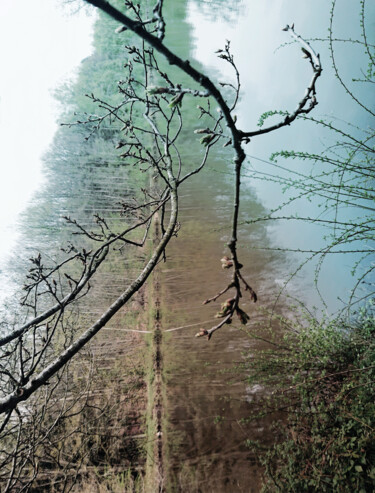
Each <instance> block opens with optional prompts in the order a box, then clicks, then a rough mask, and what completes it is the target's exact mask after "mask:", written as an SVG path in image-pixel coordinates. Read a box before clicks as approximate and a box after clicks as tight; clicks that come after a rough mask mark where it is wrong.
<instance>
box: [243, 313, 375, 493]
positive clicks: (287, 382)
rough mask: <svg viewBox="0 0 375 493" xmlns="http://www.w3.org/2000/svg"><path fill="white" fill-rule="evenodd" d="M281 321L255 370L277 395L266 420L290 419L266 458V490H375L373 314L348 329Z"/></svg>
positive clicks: (341, 323) (342, 325)
mask: <svg viewBox="0 0 375 493" xmlns="http://www.w3.org/2000/svg"><path fill="white" fill-rule="evenodd" d="M280 322H281V325H282V327H281V328H280V331H281V332H282V334H283V335H282V337H278V341H276V340H275V341H274V344H275V346H274V347H273V348H270V349H268V350H265V351H264V352H263V354H262V355H261V357H260V358H259V359H258V360H257V359H256V360H253V361H251V366H250V371H251V373H252V377H251V381H253V382H254V381H256V382H262V384H263V385H265V386H266V387H269V388H270V389H272V391H273V392H272V395H270V397H269V398H268V399H267V401H265V402H263V403H262V406H261V409H262V411H261V413H262V412H265V409H268V410H271V409H272V412H275V413H276V412H281V413H282V416H284V415H285V413H286V416H287V418H286V420H285V418H282V423H283V424H282V432H281V433H279V439H278V443H277V444H276V445H275V446H274V447H272V448H271V449H270V450H268V451H267V452H264V450H263V452H262V459H261V461H262V463H263V464H264V466H265V468H266V473H265V477H266V482H265V486H264V491H265V492H273V491H285V492H289V491H293V492H302V491H307V492H310V491H311V492H312V491H319V492H331V491H337V492H347V493H351V492H353V491H356V492H362V493H364V492H370V491H374V488H375V441H374V438H375V318H374V316H373V313H372V312H371V311H369V310H368V311H366V310H363V311H360V313H359V314H357V319H356V320H355V321H353V322H352V323H351V324H348V323H347V322H344V321H340V320H335V321H334V322H322V323H317V322H316V320H310V323H309V324H307V325H306V326H305V327H303V328H301V326H300V324H299V323H297V322H295V323H294V324H291V322H290V320H288V321H287V320H284V319H282V318H280ZM279 335H280V333H279ZM249 445H250V446H251V445H252V444H251V443H249Z"/></svg>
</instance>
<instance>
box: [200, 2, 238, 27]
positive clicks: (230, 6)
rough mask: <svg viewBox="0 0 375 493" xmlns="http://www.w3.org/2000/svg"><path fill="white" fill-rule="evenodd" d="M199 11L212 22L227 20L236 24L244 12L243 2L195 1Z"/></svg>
mask: <svg viewBox="0 0 375 493" xmlns="http://www.w3.org/2000/svg"><path fill="white" fill-rule="evenodd" d="M193 3H194V4H195V5H196V6H197V9H198V10H199V11H200V12H201V13H202V14H203V15H204V16H206V17H209V19H210V20H211V21H215V20H225V21H227V22H228V23H231V22H234V21H235V20H236V19H237V18H238V16H240V15H241V13H242V11H243V10H244V7H245V5H244V2H243V1H242V0H231V1H229V2H228V1H225V0H193Z"/></svg>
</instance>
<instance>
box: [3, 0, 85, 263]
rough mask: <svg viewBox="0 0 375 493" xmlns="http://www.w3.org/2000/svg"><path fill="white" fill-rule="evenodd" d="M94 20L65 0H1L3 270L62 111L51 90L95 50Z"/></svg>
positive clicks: (39, 180) (38, 184) (40, 175)
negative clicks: (72, 7)
mask: <svg viewBox="0 0 375 493" xmlns="http://www.w3.org/2000/svg"><path fill="white" fill-rule="evenodd" d="M93 21H94V16H93V15H89V12H88V10H87V9H81V10H79V11H78V12H75V13H74V14H71V13H70V12H69V9H68V8H67V7H66V6H65V7H64V6H63V5H62V2H61V0H32V1H30V0H17V1H15V0H1V1H0V60H1V77H0V145H1V164H0V238H1V241H0V269H1V261H2V260H3V259H4V257H5V256H6V254H7V253H8V252H9V251H10V250H11V248H12V245H14V242H15V240H16V237H17V234H16V228H15V223H16V220H17V215H18V214H19V213H20V212H21V211H22V210H23V209H25V207H26V205H27V202H28V201H29V200H30V199H31V197H32V195H33V192H34V191H35V190H36V189H37V188H38V187H39V186H40V185H41V183H42V174H41V156H42V154H43V152H44V151H46V149H47V148H48V145H49V143H50V142H51V139H52V137H53V134H54V132H55V130H56V124H55V120H56V118H57V114H58V107H57V105H56V102H55V101H54V99H53V94H52V93H53V89H54V88H56V87H57V86H58V85H59V84H60V83H61V82H62V81H63V80H64V79H66V78H69V77H73V76H74V69H75V68H76V67H77V66H78V64H79V63H80V61H81V60H82V59H83V58H85V57H86V56H88V55H89V54H90V53H91V51H92V47H91V36H92V25H93Z"/></svg>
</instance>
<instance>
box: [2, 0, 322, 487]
mask: <svg viewBox="0 0 375 493" xmlns="http://www.w3.org/2000/svg"><path fill="white" fill-rule="evenodd" d="M88 3H91V4H93V5H95V6H97V7H98V8H100V9H101V10H103V11H104V12H106V13H108V14H109V15H110V16H112V17H113V18H114V19H116V20H117V21H119V22H120V23H121V24H120V26H119V27H118V29H117V32H118V33H120V34H121V33H124V32H126V31H131V32H132V33H134V37H133V38H131V42H132V43H133V44H128V45H127V46H126V53H127V57H128V59H127V61H126V63H125V66H124V69H125V70H124V74H123V78H122V79H121V80H120V81H119V82H118V85H117V91H118V93H117V94H116V97H114V98H113V99H111V100H110V99H109V95H110V94H109V93H110V90H109V86H108V85H107V84H106V82H107V80H108V78H109V77H108V72H107V70H106V67H105V66H104V72H103V74H96V73H95V66H93V70H94V72H92V73H91V76H92V77H93V78H96V77H99V79H100V80H101V85H100V90H101V94H95V90H94V89H93V90H90V91H89V92H87V93H86V101H87V103H86V104H87V105H88V106H89V109H90V111H83V112H82V113H81V114H79V115H74V120H73V121H71V122H70V123H69V124H66V125H67V126H68V127H70V128H83V129H86V133H85V139H86V143H87V145H86V146H85V151H86V153H85V156H84V159H83V160H81V156H80V155H76V156H73V159H72V155H71V154H69V153H68V152H66V149H65V145H64V143H62V144H61V143H60V142H57V144H61V145H60V146H59V147H57V150H58V157H57V158H56V161H54V164H55V165H57V166H58V173H59V175H60V179H62V180H64V178H65V181H66V185H65V187H66V189H65V190H63V194H64V193H68V190H69V189H70V188H71V187H73V188H74V191H75V192H76V193H77V202H76V204H77V208H73V209H74V213H75V214H76V213H77V212H79V213H81V212H84V214H86V217H87V215H88V214H90V213H91V212H94V216H93V219H92V220H91V222H89V223H88V222H86V221H85V220H82V219H81V218H76V217H75V214H66V216H65V221H66V223H67V224H68V227H69V232H70V237H69V241H68V244H65V245H64V246H62V245H59V247H60V251H59V253H58V254H54V255H53V256H52V255H49V254H43V255H42V254H41V253H37V254H34V255H33V256H32V257H31V258H29V270H28V274H27V276H26V281H25V284H24V287H23V291H24V292H23V296H22V298H21V302H20V307H19V309H18V311H17V312H16V313H15V314H12V316H11V318H10V317H8V319H6V318H5V319H4V320H3V323H2V327H1V334H0V335H1V337H0V348H1V350H0V351H1V352H0V379H1V396H0V414H2V416H3V422H2V425H1V427H0V433H3V436H4V438H6V439H7V440H8V437H11V442H12V446H13V447H14V448H13V450H10V452H9V451H8V450H7V452H6V454H5V456H6V457H5V456H4V457H5V458H4V461H5V463H6V465H7V468H6V472H5V476H4V478H3V479H4V481H3V482H4V484H5V488H6V489H5V490H4V491H14V485H15V484H18V483H20V484H21V485H25V489H26V490H27V488H29V486H31V484H32V483H33V481H34V475H35V474H37V472H38V467H39V465H38V464H39V462H38V461H36V460H34V455H35V454H36V450H37V449H38V447H39V444H40V443H41V442H40V441H43V440H42V438H40V437H42V436H43V433H45V432H44V431H41V432H40V433H39V432H38V433H39V434H38V439H37V441H36V442H33V441H32V439H31V438H29V437H28V440H27V443H28V444H29V445H28V447H29V449H28V450H29V452H27V453H26V455H27V457H26V458H25V455H24V449H23V448H22V447H21V449H20V448H19V447H20V437H21V435H22V433H23V429H24V426H25V422H24V414H23V413H24V410H25V409H27V410H28V409H29V407H28V406H29V403H30V406H31V404H35V403H36V402H37V401H38V399H42V398H43V397H44V401H45V402H48V403H51V402H53V403H59V402H60V403H61V402H65V400H68V401H69V402H70V400H71V399H73V397H72V395H73V393H74V386H70V382H69V379H67V378H66V375H67V373H66V372H67V371H68V370H67V369H68V366H67V365H69V364H70V363H71V361H72V359H73V357H74V356H76V355H77V354H78V353H82V350H83V349H84V348H86V347H87V345H88V343H89V342H90V341H91V340H92V339H93V338H94V336H96V335H97V334H98V333H99V332H100V331H101V330H102V329H103V328H104V327H105V326H106V324H107V323H108V322H109V321H113V320H115V317H116V316H119V313H120V310H121V309H122V308H123V307H124V305H125V304H127V303H128V302H129V301H130V300H131V299H132V298H133V297H134V295H135V294H136V293H137V292H139V290H140V289H141V288H142V286H143V284H144V283H145V282H146V280H147V279H148V277H149V276H150V274H151V273H152V272H153V270H154V269H155V267H156V265H157V264H158V262H159V261H160V260H161V259H162V258H163V257H164V258H165V249H166V246H167V244H168V243H169V241H170V239H171V238H172V237H173V236H176V235H177V232H178V229H179V223H178V200H179V190H180V186H181V185H182V184H183V183H184V182H185V181H187V180H189V179H190V178H191V177H192V176H194V175H196V174H197V173H199V172H200V171H201V169H202V168H203V167H204V166H205V165H206V162H207V158H208V155H209V152H210V149H211V148H212V146H214V145H215V144H217V143H219V142H221V143H223V144H224V146H231V147H232V148H233V154H234V157H233V162H234V166H233V167H234V172H235V175H234V206H233V220H232V224H231V238H230V241H229V243H228V245H227V246H228V256H225V257H223V259H222V264H223V267H224V268H228V269H231V272H232V277H231V281H230V283H229V284H228V285H227V286H225V287H224V289H222V290H221V291H220V292H219V293H217V294H216V295H215V296H213V297H212V298H210V299H208V300H206V302H207V303H208V302H209V301H213V300H214V299H215V300H216V299H217V298H218V297H219V296H221V295H223V294H224V293H226V292H228V293H229V292H230V293H231V298H229V299H228V300H227V301H226V302H224V303H223V304H222V309H221V311H220V312H219V313H218V314H217V317H218V318H220V319H221V320H220V322H219V323H217V324H215V325H214V326H213V327H212V328H211V329H209V330H202V331H201V332H200V333H199V334H198V336H202V335H206V336H207V338H208V339H210V338H211V336H212V334H213V333H214V332H216V331H217V330H219V329H220V328H222V327H223V326H224V325H225V324H229V323H231V322H232V321H234V320H235V319H236V318H237V317H238V319H239V321H240V323H242V324H244V325H246V323H247V321H248V319H249V317H248V315H247V313H245V312H244V311H243V310H242V308H241V306H240V305H241V298H242V292H246V291H247V293H248V296H249V297H250V299H252V300H253V301H254V302H255V301H256V299H257V297H256V294H255V292H254V291H253V289H252V288H251V286H250V285H249V283H248V282H247V281H246V280H245V278H244V277H243V275H242V273H241V268H242V264H241V263H240V261H239V258H238V253H237V242H238V216H239V207H240V195H241V169H242V164H243V162H244V160H245V158H246V154H245V151H244V149H243V144H246V143H248V142H249V140H250V138H252V137H255V136H257V135H260V134H262V133H266V132H272V131H274V130H277V129H279V128H281V127H283V126H288V125H290V124H291V123H292V122H293V121H294V120H295V119H296V118H297V117H298V116H299V115H301V114H308V113H309V112H310V111H311V110H312V109H313V108H314V107H315V105H316V104H317V101H316V94H315V83H316V80H317V78H318V77H319V76H320V73H321V65H320V61H319V57H318V56H317V55H316V54H315V52H314V51H313V49H312V48H311V47H310V45H309V44H307V43H306V42H304V41H303V40H302V39H301V38H300V37H299V36H298V35H296V33H295V32H294V29H293V27H290V26H286V28H285V29H284V30H285V31H288V32H289V33H290V34H291V36H292V37H293V38H295V39H297V40H298V41H299V42H300V43H301V44H302V45H303V50H304V53H305V55H306V57H307V59H308V63H309V64H310V66H311V68H312V72H313V75H312V79H311V82H310V84H309V85H308V87H307V90H306V91H305V95H304V96H303V98H302V100H301V101H300V102H299V104H298V105H297V108H296V110H295V111H294V112H293V113H290V114H287V115H282V118H281V119H280V121H279V123H277V124H275V125H271V126H269V127H266V128H262V129H256V130H254V131H243V130H241V129H239V128H238V126H237V122H236V117H235V116H234V114H233V111H234V110H235V107H236V104H237V102H238V98H239V92H240V74H239V73H238V70H237V67H236V65H235V62H234V59H233V56H232V54H231V51H230V44H229V42H227V43H226V44H225V46H224V47H223V49H221V50H218V52H217V53H218V57H219V58H221V59H222V60H223V61H225V62H226V63H229V65H230V66H231V68H232V69H233V71H234V74H235V83H234V84H232V83H231V82H228V83H221V86H224V88H225V91H230V92H231V93H232V97H231V98H230V97H228V95H227V92H226V93H225V95H224V93H223V92H222V88H221V89H219V88H218V87H217V86H216V85H215V84H214V82H213V81H212V80H211V79H210V78H209V77H207V75H206V74H204V73H202V72H200V71H198V70H196V69H195V68H194V67H193V66H192V65H191V63H190V61H188V60H184V59H182V58H180V57H179V56H178V55H177V54H175V53H174V52H172V51H171V50H170V48H169V47H168V46H167V45H166V44H165V43H164V34H165V23H164V18H163V15H162V7H163V1H162V0H158V1H157V2H156V4H155V7H154V9H153V14H152V16H151V17H146V18H143V17H142V13H141V7H140V6H139V5H138V4H133V3H132V2H130V1H127V2H126V8H127V11H126V15H125V14H122V13H121V12H120V11H119V10H117V9H115V8H113V7H112V6H111V5H109V4H108V3H107V2H104V1H101V0H88ZM100 34H101V35H103V32H101V33H100ZM105 44H106V43H105V39H104V40H103V39H102V41H101V42H100V43H99V45H100V46H101V47H102V54H101V55H102V56H104V54H103V50H104V48H103V47H105ZM114 44H115V45H116V43H114ZM159 55H163V56H164V59H166V60H167V62H168V63H169V64H171V65H175V66H177V67H178V68H179V69H180V70H181V71H182V73H184V74H185V77H186V78H188V79H189V80H190V84H189V86H186V87H185V85H182V84H181V82H180V79H177V76H176V74H175V73H174V72H173V73H172V71H170V70H169V69H167V68H165V66H164V63H165V60H164V59H162V58H161V57H159ZM108 71H109V67H108ZM87 86H88V88H90V87H92V81H87ZM88 88H87V89H86V91H87V90H88ZM191 99H193V100H195V101H196V100H197V99H198V100H199V103H200V104H198V106H197V107H196V108H195V115H196V117H195V118H196V119H195V120H192V121H191V120H190V119H189V118H185V111H186V110H185V108H188V107H189V101H190V100H191ZM217 109H218V111H217ZM197 121H199V124H200V125H199V128H197V123H196V122H197ZM189 123H192V125H190V126H189ZM112 129H115V130H117V134H116V133H114V131H113V130H112ZM193 131H195V133H196V134H198V135H199V136H200V144H201V146H202V153H201V155H200V160H199V162H196V163H193V164H192V165H191V164H190V163H189V164H188V165H186V164H185V162H184V160H183V158H182V156H181V153H180V149H179V142H180V141H181V140H183V139H184V138H185V135H186V133H187V132H189V133H190V134H192V133H193ZM96 134H99V135H102V136H105V139H104V140H105V144H103V143H102V144H101V146H96V145H95V144H94V145H92V146H90V144H89V142H90V138H91V137H92V136H93V135H96ZM119 134H120V139H119V140H118V141H117V144H116V149H117V150H118V152H119V156H118V158H117V159H116V163H112V165H113V166H114V165H115V164H117V165H119V163H121V165H120V166H121V168H122V170H121V176H124V175H125V176H126V174H127V173H124V172H123V168H130V169H133V170H137V171H136V173H137V175H138V176H141V177H142V176H149V177H150V181H149V180H146V179H144V180H143V182H142V186H140V187H139V189H137V190H135V193H134V194H133V193H132V194H130V193H129V190H126V191H125V192H124V191H121V189H119V188H118V187H117V185H114V186H113V187H112V188H111V192H112V193H114V194H115V196H117V195H119V196H121V197H122V200H121V205H120V207H119V208H118V210H117V211H115V212H118V211H119V212H120V214H113V215H110V214H109V215H108V214H107V215H105V216H104V215H101V214H98V213H96V212H95V211H94V210H93V209H94V207H93V204H95V202H94V201H92V195H95V193H97V191H98V189H100V187H96V186H95V180H93V181H91V188H90V187H88V186H85V193H80V187H82V184H84V183H85V182H86V181H88V182H90V179H91V176H92V173H93V167H92V163H93V162H95V168H94V174H95V176H100V172H101V169H102V168H104V167H106V166H107V165H108V162H107V160H106V158H105V154H106V153H105V152H103V155H101V153H100V151H101V149H103V147H104V148H105V147H106V146H107V145H108V142H109V141H110V140H111V139H113V137H114V135H116V136H117V135H119ZM99 144H100V142H99ZM98 155H99V158H98V159H96V156H98ZM88 156H92V158H90V157H89V158H88ZM82 161H83V166H82V169H81V170H80V172H79V174H77V176H79V177H80V182H79V183H75V180H74V177H75V171H73V170H74V167H80V165H81V164H82ZM65 166H67V168H68V169H69V170H70V171H68V172H67V169H66V168H65ZM114 167H115V166H114ZM122 173H124V174H122ZM87 174H88V175H89V176H87ZM119 176H120V172H119V174H118V175H117V177H119ZM98 181H100V179H99V180H98ZM108 187H109V188H110V186H108ZM51 199H52V196H51ZM78 199H79V200H78ZM104 202H105V201H104ZM108 204H110V201H109V202H108ZM84 214H82V215H83V217H85V216H84ZM55 220H56V223H57V222H58V220H59V219H58V218H57V217H56V218H55ZM156 225H157V226H158V227H160V237H159V236H158V235H156V234H154V235H153V232H154V231H155V228H156V227H157V226H156ZM53 226H54V227H56V224H53ZM56 229H57V228H56ZM77 238H79V241H76V239H77ZM150 239H152V240H153V242H152V245H153V246H152V249H151V247H149V245H150V242H149V240H150ZM46 247H48V241H47V242H46ZM150 250H151V251H150ZM124 252H125V254H126V258H127V259H132V258H139V259H140V260H141V261H142V265H141V266H140V267H139V266H138V265H136V266H135V267H136V269H134V270H136V273H135V274H133V275H131V276H130V275H129V276H128V277H129V278H128V279H127V280H126V281H125V282H122V283H121V284H119V289H118V290H117V289H116V290H115V294H114V298H115V300H114V301H113V298H112V299H111V302H110V303H109V304H107V305H106V306H105V307H103V306H102V305H101V304H100V303H99V298H97V297H95V283H97V282H100V279H101V277H100V276H102V275H103V273H106V272H109V273H112V272H113V271H114V270H115V269H116V262H121V261H123V259H124ZM138 267H139V268H138ZM98 280H99V281H98ZM93 293H94V294H93ZM83 299H84V300H85V303H88V304H89V306H91V307H94V306H95V307H98V308H99V312H97V313H95V310H92V313H90V316H85V314H84V313H83V310H82V306H83V301H81V300H83ZM90 300H91V301H90ZM108 305H109V306H108ZM73 361H75V360H73ZM65 381H67V382H68V383H69V386H68V387H67V388H66V390H65V391H64V392H65V393H63V387H62V386H63V382H65ZM87 392H88V391H87V390H85V387H83V388H82V392H81V393H80V394H79V396H78V397H77V399H78V401H80V400H81V398H82V396H83V399H85V398H86V397H85V396H86V395H87ZM77 405H78V406H79V404H77ZM65 410H66V407H64V406H62V407H61V408H60V409H59V408H58V406H57V407H56V408H54V409H53V410H50V411H48V413H46V412H45V409H44V408H43V406H42V407H38V406H36V409H35V413H34V414H33V416H35V418H33V420H34V421H35V422H36V421H38V420H39V421H40V423H43V426H45V425H46V422H47V421H46V420H45V414H48V416H49V418H48V419H52V420H55V421H56V419H57V420H58V421H61V420H65V414H64V413H65V412H66V411H65ZM71 410H72V408H70V407H69V405H68V412H71ZM27 412H28V411H27ZM33 412H34V411H33ZM74 412H75V411H74ZM82 412H83V408H82V409H81V410H78V411H77V414H81V413H82ZM59 413H60V414H59ZM56 416H57V418H56ZM35 426H36V425H34V424H32V426H31V432H32V430H33V428H34V427H35ZM51 429H52V428H51ZM43 430H44V429H43ZM55 432H57V428H56V427H55ZM19 450H22V453H21V454H19V453H18V451H19ZM42 455H43V453H42ZM30 457H31V458H32V459H30V460H29V458H30ZM25 461H26V462H25ZM15 481H16V482H15Z"/></svg>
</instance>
